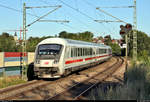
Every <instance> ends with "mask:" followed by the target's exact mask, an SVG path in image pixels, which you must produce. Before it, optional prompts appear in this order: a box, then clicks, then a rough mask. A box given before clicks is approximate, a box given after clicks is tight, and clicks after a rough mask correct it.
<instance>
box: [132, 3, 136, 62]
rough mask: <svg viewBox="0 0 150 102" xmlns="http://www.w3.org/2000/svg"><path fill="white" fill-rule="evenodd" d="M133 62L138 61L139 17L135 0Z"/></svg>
mask: <svg viewBox="0 0 150 102" xmlns="http://www.w3.org/2000/svg"><path fill="white" fill-rule="evenodd" d="M133 20H134V21H133V24H134V25H133V61H134V63H136V60H137V31H136V30H137V17H136V0H134V17H133Z"/></svg>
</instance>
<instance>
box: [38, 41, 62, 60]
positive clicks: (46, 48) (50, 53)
mask: <svg viewBox="0 0 150 102" xmlns="http://www.w3.org/2000/svg"><path fill="white" fill-rule="evenodd" d="M61 48H62V45H59V44H43V45H39V47H38V55H39V57H40V58H55V57H57V56H58V55H59V54H60V51H61Z"/></svg>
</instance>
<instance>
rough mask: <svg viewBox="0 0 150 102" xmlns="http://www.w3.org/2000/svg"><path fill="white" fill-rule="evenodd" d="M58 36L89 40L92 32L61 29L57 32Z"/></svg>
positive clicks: (91, 37)
mask: <svg viewBox="0 0 150 102" xmlns="http://www.w3.org/2000/svg"><path fill="white" fill-rule="evenodd" d="M59 37H60V38H67V39H73V40H82V41H87V42H91V41H92V39H93V33H91V32H88V31H86V32H83V33H68V32H66V31H62V32H60V33H59Z"/></svg>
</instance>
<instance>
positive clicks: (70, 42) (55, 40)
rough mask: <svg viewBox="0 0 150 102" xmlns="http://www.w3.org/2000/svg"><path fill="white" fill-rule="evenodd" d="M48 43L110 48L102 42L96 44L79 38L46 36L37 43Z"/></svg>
mask: <svg viewBox="0 0 150 102" xmlns="http://www.w3.org/2000/svg"><path fill="white" fill-rule="evenodd" d="M48 43H57V44H63V45H71V46H79V45H80V46H88V47H89V46H95V47H105V48H106V47H107V48H110V47H109V46H107V45H104V44H97V43H91V42H85V41H79V40H72V39H65V38H47V39H45V40H43V41H41V42H40V43H39V44H38V45H41V44H48Z"/></svg>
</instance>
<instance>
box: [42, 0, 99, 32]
mask: <svg viewBox="0 0 150 102" xmlns="http://www.w3.org/2000/svg"><path fill="white" fill-rule="evenodd" d="M41 2H43V3H46V4H48V2H45V1H44V0H41ZM59 2H60V1H59ZM67 5H68V4H67ZM67 5H66V6H67ZM69 7H71V6H69ZM71 8H72V9H73V10H77V11H78V9H75V8H73V7H71ZM73 17H74V16H73ZM75 20H77V21H78V22H79V23H82V24H83V25H84V26H86V27H87V28H90V27H89V26H88V25H87V24H86V23H84V22H83V21H81V20H79V19H78V18H76V17H75ZM69 28H73V27H69ZM80 31H81V30H80ZM96 31H97V30H96ZM97 32H98V31H97Z"/></svg>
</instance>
